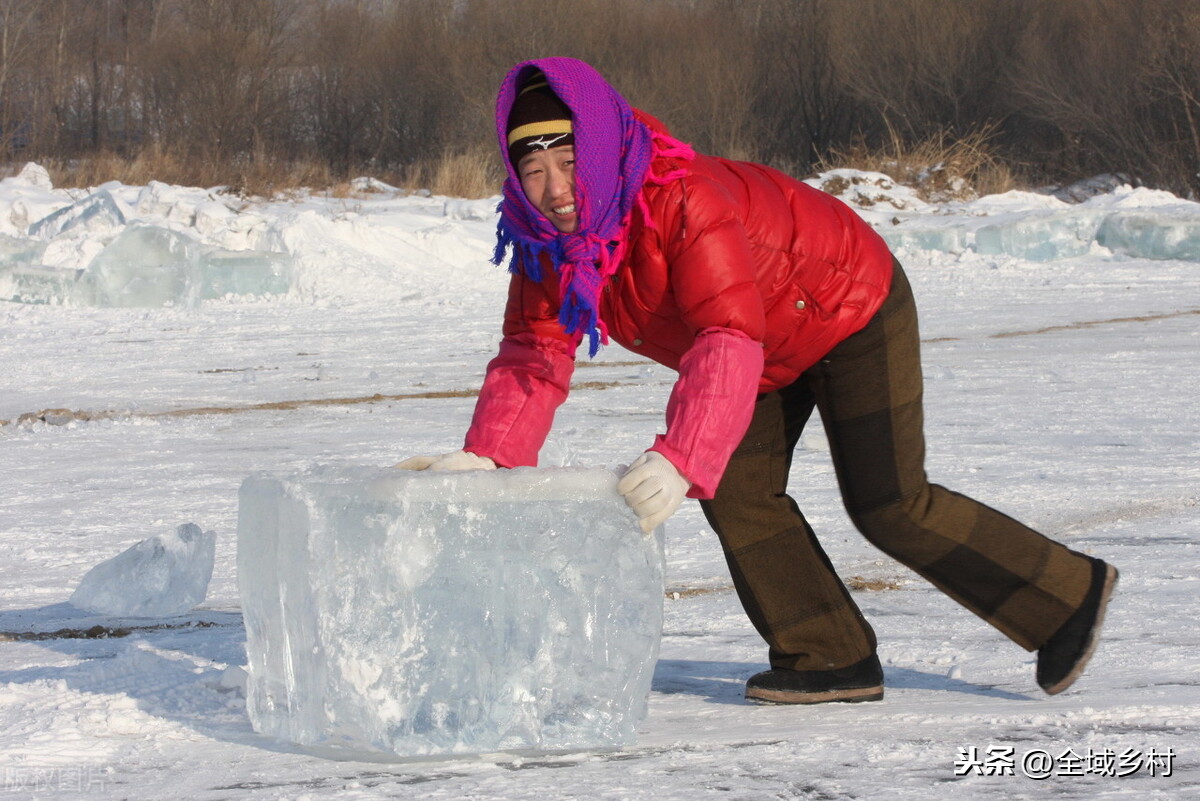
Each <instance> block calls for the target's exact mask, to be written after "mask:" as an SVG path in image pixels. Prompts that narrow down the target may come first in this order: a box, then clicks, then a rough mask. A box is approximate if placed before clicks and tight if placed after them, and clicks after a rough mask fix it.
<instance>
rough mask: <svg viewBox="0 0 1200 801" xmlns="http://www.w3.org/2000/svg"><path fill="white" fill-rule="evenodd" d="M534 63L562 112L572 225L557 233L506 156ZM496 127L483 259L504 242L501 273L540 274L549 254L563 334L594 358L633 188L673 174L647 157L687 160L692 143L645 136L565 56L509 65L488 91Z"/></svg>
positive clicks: (636, 199)
mask: <svg viewBox="0 0 1200 801" xmlns="http://www.w3.org/2000/svg"><path fill="white" fill-rule="evenodd" d="M535 69H540V70H541V71H542V72H544V73H545V74H546V78H547V80H548V81H549V83H550V88H551V89H553V90H554V93H555V94H556V95H558V97H559V98H560V99H561V100H562V101H563V103H565V104H566V105H567V107H568V108H570V109H571V116H572V121H573V126H574V133H575V154H576V155H575V199H576V205H577V213H578V215H579V218H578V219H579V225H578V227H577V228H576V230H575V232H573V233H569V234H564V233H560V232H559V231H558V229H556V228H555V227H554V225H553V223H551V222H550V221H549V220H548V219H546V217H545V215H543V214H542V213H541V212H540V211H538V210H537V209H536V208H535V207H534V206H533V204H531V203H530V202H529V199H528V198H526V197H525V192H524V191H523V190H522V189H521V179H520V178H519V177H518V176H517V171H516V165H514V164H511V163H509V162H508V113H509V110H510V109H511V108H512V105H513V101H514V100H515V99H516V96H517V92H518V90H519V89H520V87H521V85H522V83H523V82H524V81H525V79H526V78H527V77H528V76H529V74H530V73H531V72H533V70H535ZM496 132H497V134H498V135H499V139H500V152H501V153H502V154H503V158H504V161H505V164H506V165H507V167H508V178H506V179H505V181H504V199H503V200H502V201H501V203H500V209H499V210H500V223H499V225H498V226H497V229H496V235H497V243H496V251H495V254H494V255H493V258H492V261H493V262H495V263H496V264H500V263H501V262H502V261H503V260H504V256H505V253H506V252H507V250H508V247H509V246H510V245H511V246H512V247H513V258H512V262H511V263H510V264H509V270H510V271H511V272H514V273H517V272H521V273H524V274H525V275H527V276H528V277H529V278H530V279H532V280H534V281H541V280H542V275H541V272H542V271H541V267H540V265H539V263H538V258H539V256H540V255H541V254H542V253H546V254H548V255H549V257H550V261H551V263H552V264H553V265H554V270H555V272H556V273H558V275H559V301H560V307H559V318H558V319H559V322H560V323H562V326H563V328H564V329H565V330H566V331H567V333H569V334H578V335H580V336H582V335H584V334H586V335H587V336H588V339H589V343H588V353H589V355H591V356H595V355H596V352H597V351H598V350H599V349H600V344H601V343H602V342H603V343H604V344H608V331H607V329H606V327H605V325H604V322H603V321H602V320H601V319H600V317H599V313H598V309H599V305H600V292H601V290H602V289H603V288H604V283H605V281H606V280H607V279H608V277H609V276H611V275H612V274H613V273H615V272H616V271H617V268H618V267H619V266H620V263H621V258H622V257H623V256H624V253H625V248H626V245H627V244H628V235H629V224H630V219H631V217H632V215H633V211H634V209H640V210H641V211H642V212H643V214H644V212H645V205H644V200H640V198H641V192H642V187H643V185H644V184H645V182H646V179H647V177H650V178H651V179H652V180H655V182H656V183H661V182H663V181H665V180H667V179H669V178H675V177H678V175H677V173H672V174H671V175H669V176H661V177H660V176H651V175H650V174H649V173H650V162H651V159H652V158H653V157H654V156H655V155H659V154H665V153H668V152H669V153H670V154H671V155H677V156H680V157H682V158H689V157H690V155H691V150H690V148H687V147H686V145H682V143H679V142H677V141H675V140H673V139H670V137H665V136H659V135H656V134H654V133H652V132H651V131H650V129H649V128H648V127H647V126H646V125H645V124H643V123H642V122H641V121H639V120H637V119H635V118H634V116H633V109H631V108H630V106H629V104H628V103H627V102H626V101H625V98H623V97H621V95H620V94H618V93H617V91H616V90H615V89H613V88H612V87H611V86H609V84H608V82H607V81H605V80H604V78H603V77H601V75H600V73H598V72H596V70H595V69H593V68H592V67H591V66H589V65H588V64H585V63H584V62H582V61H578V60H576V59H573V58H543V59H537V60H534V61H526V62H523V63H521V64H518V65H517V66H515V67H513V68H512V69H511V70H510V71H509V73H508V75H507V76H505V78H504V83H503V84H501V86H500V93H499V95H498V96H497V97H496ZM656 137H657V138H661V139H663V140H664V141H666V142H668V147H669V151H665V150H663V149H662V147H661V146H656V145H657V144H658V143H656V142H655V141H654V140H655V138H656Z"/></svg>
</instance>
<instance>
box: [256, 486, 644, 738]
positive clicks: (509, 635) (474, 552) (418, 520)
mask: <svg viewBox="0 0 1200 801" xmlns="http://www.w3.org/2000/svg"><path fill="white" fill-rule="evenodd" d="M662 571H663V551H662V543H661V541H660V539H659V538H658V537H655V536H651V537H646V536H644V535H643V534H642V533H641V532H640V530H639V529H638V527H637V522H636V520H635V519H634V517H633V515H632V514H631V513H630V512H629V510H628V509H627V508H626V507H625V504H624V503H623V502H622V501H621V499H620V497H619V496H618V495H617V493H616V478H615V476H614V475H613V474H612V473H611V472H610V471H607V470H599V469H595V470H591V469H589V470H585V469H572V468H554V469H532V468H521V469H515V470H500V471H471V472H464V473H410V472H406V471H396V470H391V471H387V472H385V473H380V472H379V471H377V470H362V471H354V470H349V471H332V470H316V471H310V472H308V473H303V474H300V475H295V476H290V477H285V478H272V477H251V478H248V479H246V481H245V482H244V483H243V484H242V488H241V494H240V508H239V519H238V583H239V588H240V592H241V596H242V609H243V615H244V619H245V624H246V650H247V655H248V657H249V660H248V661H249V667H248V670H249V681H248V688H247V708H248V710H249V714H250V719H251V722H252V723H253V725H254V728H255V729H256V730H257V731H259V732H261V733H265V734H268V735H271V736H275V737H279V738H282V739H285V740H289V741H291V742H294V743H299V744H302V745H305V746H309V747H314V748H319V749H329V750H332V751H335V752H336V751H342V752H349V753H362V752H372V753H381V754H390V755H401V756H404V755H419V754H438V753H479V752H488V751H495V750H507V749H537V750H542V749H565V748H577V747H589V748H590V747H603V746H614V745H620V744H626V743H630V742H632V741H633V738H634V733H635V728H636V726H637V723H638V721H639V720H640V719H641V718H642V717H643V716H644V714H645V710H646V702H647V697H648V694H649V689H650V679H651V674H652V673H653V668H654V663H655V659H656V657H657V653H658V645H659V639H660V637H661V632H662V612H663V609H662V604H663V572H662Z"/></svg>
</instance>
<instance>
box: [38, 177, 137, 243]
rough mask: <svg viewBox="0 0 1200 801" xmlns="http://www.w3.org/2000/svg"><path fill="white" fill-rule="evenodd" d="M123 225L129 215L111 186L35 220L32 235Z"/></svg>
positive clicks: (41, 235) (55, 234) (101, 229)
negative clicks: (112, 192)
mask: <svg viewBox="0 0 1200 801" xmlns="http://www.w3.org/2000/svg"><path fill="white" fill-rule="evenodd" d="M123 225H125V215H124V213H122V211H121V209H120V207H119V206H117V201H116V200H115V199H114V198H113V196H112V194H111V193H109V192H108V190H106V189H101V190H98V191H96V192H93V193H92V194H90V195H88V196H87V197H85V198H83V199H82V200H78V201H76V202H74V203H72V204H71V205H70V206H67V207H66V208H62V209H59V210H58V211H56V212H54V213H53V214H50V215H48V216H46V217H43V218H42V219H40V220H38V221H37V222H35V223H32V224H31V225H30V226H29V235H30V236H33V237H37V238H38V239H47V240H48V239H53V238H54V237H56V236H58V235H59V234H62V233H64V232H65V231H69V230H71V229H75V228H82V229H84V230H87V231H94V232H103V231H112V230H114V229H116V228H120V227H121V226H123Z"/></svg>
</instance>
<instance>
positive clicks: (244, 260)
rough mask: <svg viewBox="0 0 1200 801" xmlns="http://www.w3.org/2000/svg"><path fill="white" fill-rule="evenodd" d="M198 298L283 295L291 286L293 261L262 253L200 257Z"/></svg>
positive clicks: (223, 252)
mask: <svg viewBox="0 0 1200 801" xmlns="http://www.w3.org/2000/svg"><path fill="white" fill-rule="evenodd" d="M199 273H200V280H201V283H202V286H201V287H200V297H201V298H222V297H225V296H226V295H284V294H287V292H288V290H289V289H290V288H291V286H292V257H291V256H289V255H288V254H286V253H268V252H267V251H263V250H212V251H209V252H207V253H205V254H203V255H202V256H200V269H199Z"/></svg>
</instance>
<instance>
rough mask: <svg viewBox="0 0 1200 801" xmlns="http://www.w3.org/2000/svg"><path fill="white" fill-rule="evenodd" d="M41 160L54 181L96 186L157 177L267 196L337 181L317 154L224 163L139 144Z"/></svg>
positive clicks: (243, 159) (135, 184)
mask: <svg viewBox="0 0 1200 801" xmlns="http://www.w3.org/2000/svg"><path fill="white" fill-rule="evenodd" d="M43 166H45V167H46V170H47V171H48V172H49V173H50V179H51V180H52V181H53V182H54V185H55V186H64V187H89V186H99V185H100V184H103V183H106V182H108V181H120V182H121V183H123V184H128V185H131V186H137V185H143V184H147V183H149V182H150V181H162V182H163V183H168V184H178V185H181V186H205V187H208V186H224V187H227V189H228V191H230V192H235V193H238V194H242V195H247V196H249V195H257V196H261V197H271V196H273V195H275V194H278V193H280V192H283V191H286V190H289V189H297V188H301V187H311V188H320V189H323V188H325V187H331V186H335V185H337V183H338V179H337V178H336V177H335V176H334V175H333V174H332V171H331V170H330V167H329V165H328V164H326V163H325V162H323V161H320V160H318V159H306V160H301V159H293V160H289V159H282V158H274V157H267V156H258V157H254V158H252V157H249V156H246V157H238V158H235V159H234V161H233V163H232V164H228V163H221V162H220V160H219V159H216V158H204V157H189V156H187V155H186V154H183V153H180V152H178V151H174V150H170V149H167V148H162V147H158V146H151V147H147V148H143V149H142V150H139V151H138V152H137V153H135V154H133V155H131V156H123V155H119V154H117V153H113V152H102V153H98V154H96V155H94V156H88V157H86V158H79V159H71V160H69V161H68V160H57V159H51V160H48V161H46V162H45V163H44V164H43Z"/></svg>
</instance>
